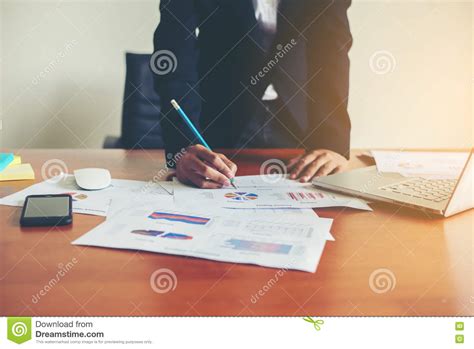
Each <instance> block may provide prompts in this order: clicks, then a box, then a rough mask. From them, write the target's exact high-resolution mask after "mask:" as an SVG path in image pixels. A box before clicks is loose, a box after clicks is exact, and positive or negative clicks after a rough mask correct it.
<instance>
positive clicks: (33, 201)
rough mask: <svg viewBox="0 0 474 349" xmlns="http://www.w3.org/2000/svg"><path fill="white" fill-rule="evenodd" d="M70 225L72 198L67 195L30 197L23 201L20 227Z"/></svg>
mask: <svg viewBox="0 0 474 349" xmlns="http://www.w3.org/2000/svg"><path fill="white" fill-rule="evenodd" d="M71 223H72V198H71V196H70V195H67V194H59V195H30V196H27V197H26V199H25V204H24V206H23V211H22V213H21V217H20V225H21V226H25V227H37V226H38V227H41V226H53V225H54V226H56V225H67V224H71Z"/></svg>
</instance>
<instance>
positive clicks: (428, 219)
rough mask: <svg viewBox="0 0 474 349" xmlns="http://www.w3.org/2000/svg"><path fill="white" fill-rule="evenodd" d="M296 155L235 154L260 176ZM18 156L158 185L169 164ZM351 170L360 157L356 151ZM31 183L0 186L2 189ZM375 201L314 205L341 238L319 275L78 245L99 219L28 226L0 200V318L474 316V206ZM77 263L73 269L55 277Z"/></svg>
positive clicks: (143, 155) (158, 158)
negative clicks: (448, 213)
mask: <svg viewBox="0 0 474 349" xmlns="http://www.w3.org/2000/svg"><path fill="white" fill-rule="evenodd" d="M296 153H297V151H295V150H273V151H272V150H245V151H242V152H240V153H239V154H236V157H235V161H236V162H237V163H238V164H239V175H248V174H257V173H258V171H259V164H260V163H261V162H262V161H264V160H266V159H269V158H273V157H276V156H278V158H281V159H283V160H285V159H288V158H289V157H291V156H292V155H295V154H296ZM354 154H360V152H355V153H354ZM20 155H22V157H23V160H24V162H30V163H32V165H33V167H34V168H35V171H36V175H37V181H40V180H41V168H42V165H43V164H44V163H45V162H46V161H47V160H49V159H60V160H62V161H64V162H65V163H66V165H67V167H68V170H69V172H72V171H73V170H74V169H76V168H81V167H91V166H100V167H106V168H109V169H110V170H111V172H112V175H113V177H114V178H128V179H138V180H151V179H152V178H153V176H154V175H155V174H156V173H157V171H158V170H159V169H160V168H163V167H164V157H163V152H162V151H159V150H155V151H124V150H24V151H21V153H20ZM351 166H352V167H359V166H364V164H363V163H362V162H361V160H360V159H359V158H358V157H357V156H353V157H352V160H351ZM32 183H33V182H32V181H27V182H9V183H5V182H4V183H1V184H0V196H1V197H3V196H5V195H7V194H10V193H12V192H14V191H17V190H20V189H22V188H24V187H26V186H28V185H31V184H32ZM372 207H373V208H374V211H373V212H360V211H356V210H351V209H317V210H316V212H317V213H318V214H319V215H320V216H321V217H330V218H334V224H333V228H332V233H333V235H334V237H335V238H336V242H328V243H327V244H326V248H325V250H324V254H323V256H322V259H321V262H320V265H319V267H318V270H317V271H316V273H315V274H312V273H305V272H299V271H287V272H284V273H283V274H282V272H280V275H279V276H277V277H275V274H276V273H277V272H278V270H277V269H270V268H263V267H257V266H251V265H242V264H233V263H221V262H213V261H207V260H202V259H195V258H186V257H178V256H171V255H163V254H156V253H148V252H136V251H128V250H112V249H105V248H95V247H83V246H73V245H71V244H70V242H71V241H72V240H74V239H76V238H78V237H79V236H81V235H82V234H84V233H86V232H87V231H88V230H90V229H91V228H93V227H94V226H96V225H97V224H99V223H100V222H102V221H103V218H101V217H93V216H85V215H75V216H74V224H73V226H72V227H68V228H53V229H51V230H50V229H47V228H42V229H21V228H20V227H19V224H18V220H19V216H20V208H14V207H5V206H0V227H1V228H0V231H1V233H0V262H1V263H0V300H1V301H0V315H1V316H6V315H31V316H48V315H51V316H59V315H63V316H74V315H76V316H90V315H109V316H110V315H125V316H143V315H187V316H198V315H229V316H232V315H242V316H253V315H298V316H304V315H308V314H310V315H321V316H348V315H353V316H364V315H395V316H404V315H406V316H420V315H451V316H461V315H471V316H472V315H473V314H474V281H473V280H474V279H473V274H474V273H473V216H474V210H470V211H468V212H464V213H462V214H459V215H457V216H454V217H451V218H448V219H443V218H439V217H434V216H428V215H427V214H425V213H421V212H416V211H410V210H406V209H400V208H399V207H395V206H390V205H385V204H373V205H372ZM74 258H75V261H76V264H74V266H73V267H72V268H71V269H70V270H69V271H68V272H67V273H65V274H64V275H59V277H57V275H58V271H59V270H60V268H61V267H63V266H64V265H66V264H67V263H70V262H71V261H72V260H73V259H74ZM160 268H169V269H171V270H173V271H174V273H175V274H176V276H177V280H178V282H177V287H176V289H175V290H174V291H171V292H168V293H164V294H159V293H155V292H154V291H153V289H152V288H151V287H150V276H151V274H152V273H153V272H154V271H155V270H157V269H160ZM383 269H388V271H389V274H385V275H388V279H387V278H385V279H384V274H383ZM281 274H282V275H281ZM276 279H278V281H276V282H275V280H276ZM56 280H58V281H56ZM371 281H374V282H372V285H371ZM385 281H388V283H389V284H384V282H385ZM374 290H375V291H374Z"/></svg>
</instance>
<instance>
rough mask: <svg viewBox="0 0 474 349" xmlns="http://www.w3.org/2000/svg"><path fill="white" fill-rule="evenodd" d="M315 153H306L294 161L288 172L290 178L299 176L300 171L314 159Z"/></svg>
mask: <svg viewBox="0 0 474 349" xmlns="http://www.w3.org/2000/svg"><path fill="white" fill-rule="evenodd" d="M316 156H317V155H315V153H310V154H307V155H305V156H303V157H301V159H300V160H299V161H298V162H297V163H296V165H295V167H294V168H293V170H292V171H291V173H290V179H296V178H298V177H300V173H301V172H302V171H303V170H304V169H305V167H306V166H308V165H309V164H310V163H312V162H313V161H314V159H315V158H316Z"/></svg>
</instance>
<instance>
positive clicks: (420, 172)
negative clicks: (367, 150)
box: [371, 150, 469, 179]
mask: <svg viewBox="0 0 474 349" xmlns="http://www.w3.org/2000/svg"><path fill="white" fill-rule="evenodd" d="M371 153H372V156H373V157H374V160H375V163H376V165H377V171H379V172H392V173H399V174H401V175H402V176H405V177H422V178H427V179H456V178H458V177H459V176H460V174H461V171H462V169H463V167H464V166H465V164H466V162H467V158H468V156H469V153H461V152H419V151H382V150H372V152H371Z"/></svg>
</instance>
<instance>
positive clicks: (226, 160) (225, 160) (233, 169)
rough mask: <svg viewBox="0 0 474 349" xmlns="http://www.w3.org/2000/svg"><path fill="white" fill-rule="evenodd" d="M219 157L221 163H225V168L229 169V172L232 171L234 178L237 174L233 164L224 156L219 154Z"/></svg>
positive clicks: (235, 166)
mask: <svg viewBox="0 0 474 349" xmlns="http://www.w3.org/2000/svg"><path fill="white" fill-rule="evenodd" d="M219 156H221V158H222V161H224V162H225V164H226V165H227V167H229V168H230V170H231V171H232V174H233V176H235V174H236V173H237V165H236V164H234V163H233V162H232V161H231V160H229V159H228V158H227V156H225V155H224V154H219Z"/></svg>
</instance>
